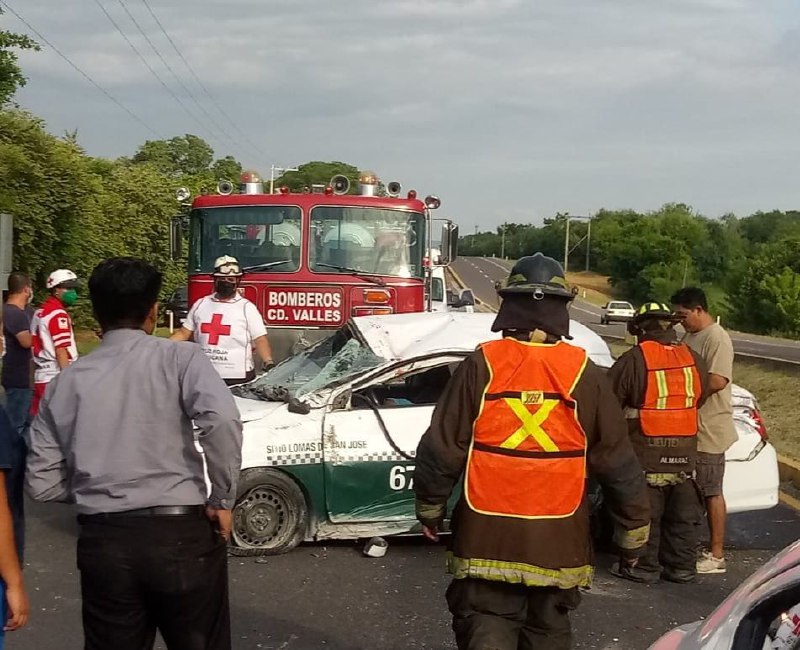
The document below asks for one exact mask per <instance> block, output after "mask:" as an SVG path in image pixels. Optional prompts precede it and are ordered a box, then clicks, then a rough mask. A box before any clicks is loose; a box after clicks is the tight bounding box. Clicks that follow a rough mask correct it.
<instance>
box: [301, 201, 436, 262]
mask: <svg viewBox="0 0 800 650" xmlns="http://www.w3.org/2000/svg"><path fill="white" fill-rule="evenodd" d="M423 224H424V218H423V216H422V215H421V214H419V213H415V212H405V211H401V210H381V209H378V208H351V207H338V206H337V207H332V206H318V207H315V208H313V209H312V210H311V237H310V242H309V243H310V245H309V262H310V265H311V270H312V271H316V272H317V273H350V272H352V270H353V269H356V270H358V271H361V272H363V273H374V274H377V275H393V276H397V277H401V278H410V277H420V276H421V275H422V254H423V240H424V237H423V234H424V233H423ZM337 267H338V268H337Z"/></svg>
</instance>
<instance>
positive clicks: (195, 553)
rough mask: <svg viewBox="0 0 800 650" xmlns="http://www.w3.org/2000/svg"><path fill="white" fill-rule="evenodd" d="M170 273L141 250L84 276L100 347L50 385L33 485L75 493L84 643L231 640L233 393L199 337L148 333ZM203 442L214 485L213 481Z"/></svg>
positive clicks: (49, 492)
mask: <svg viewBox="0 0 800 650" xmlns="http://www.w3.org/2000/svg"><path fill="white" fill-rule="evenodd" d="M161 280H162V277H161V274H160V273H159V272H158V271H156V269H155V268H153V267H152V266H150V265H149V264H147V263H146V262H143V261H141V260H136V259H132V258H114V259H110V260H107V261H105V262H102V263H101V264H99V265H98V266H97V267H96V268H95V270H94V272H93V273H92V276H91V278H90V279H89V294H90V296H91V299H92V307H93V309H94V313H95V317H96V318H97V320H98V322H99V323H100V327H101V328H102V331H103V341H102V343H101V345H100V346H99V348H98V349H97V350H96V351H94V352H92V353H91V354H90V355H88V356H86V357H82V358H80V359H78V361H76V362H75V363H74V364H72V365H71V366H70V367H69V368H66V369H65V370H63V371H62V372H61V373H60V374H59V376H58V377H56V378H55V379H54V380H53V381H52V382H51V384H50V386H49V387H48V389H47V392H46V394H45V397H44V400H43V402H42V405H41V408H40V411H39V414H38V415H37V417H36V418H35V420H34V421H33V424H32V425H31V430H30V451H29V454H28V476H27V479H26V488H27V491H28V493H29V495H30V496H31V497H33V498H34V499H37V500H39V501H68V502H74V503H75V504H76V506H77V510H78V521H79V522H80V524H81V534H80V540H79V542H78V568H79V569H80V572H81V593H82V597H83V627H84V635H85V638H86V641H85V648H86V649H87V650H108V648H114V650H128V649H130V650H134V649H136V650H142V649H143V648H152V645H153V642H154V638H155V632H156V629H158V630H159V631H160V632H161V634H162V636H163V637H164V640H165V641H166V643H167V646H168V647H169V648H181V649H183V650H195V649H197V650H201V649H202V650H210V649H213V650H228V649H229V648H230V647H231V637H230V615H229V609H228V579H227V557H226V541H227V539H228V537H229V536H230V530H231V509H232V508H233V506H234V502H235V499H236V483H237V479H238V476H239V469H240V467H241V445H242V425H241V421H240V419H239V414H238V412H237V409H236V405H235V404H234V401H233V398H232V396H231V394H230V392H229V390H228V388H227V387H226V386H225V384H224V382H223V381H222V380H221V379H220V377H219V375H218V374H217V373H216V372H215V371H214V368H213V367H212V366H211V363H210V362H209V361H208V359H207V358H206V356H205V355H204V354H203V352H202V351H201V350H200V348H199V347H198V346H197V345H194V344H191V345H190V344H185V343H184V344H178V343H173V342H171V341H168V340H166V339H160V338H157V337H154V336H148V335H149V334H152V332H153V330H154V329H155V324H156V319H157V313H158V303H157V300H158V294H159V291H160V289H161ZM192 422H194V426H195V427H196V428H197V429H198V433H197V439H198V443H199V446H200V447H202V450H203V452H204V454H205V460H206V463H207V467H208V477H209V480H210V483H211V489H210V494H209V491H208V490H207V488H206V482H205V479H204V471H203V455H202V454H201V452H200V450H199V449H198V446H197V444H196V443H195V433H194V431H193V427H192Z"/></svg>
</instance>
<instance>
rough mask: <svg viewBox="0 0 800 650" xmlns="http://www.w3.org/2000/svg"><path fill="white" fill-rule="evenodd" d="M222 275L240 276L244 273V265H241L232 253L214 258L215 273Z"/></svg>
mask: <svg viewBox="0 0 800 650" xmlns="http://www.w3.org/2000/svg"><path fill="white" fill-rule="evenodd" d="M213 275H219V276H222V277H228V278H230V277H238V276H240V275H242V267H241V266H239V260H237V259H236V258H235V257H231V256H230V255H223V256H222V257H218V258H217V259H216V260H214V273H213Z"/></svg>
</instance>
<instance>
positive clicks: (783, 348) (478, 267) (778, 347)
mask: <svg viewBox="0 0 800 650" xmlns="http://www.w3.org/2000/svg"><path fill="white" fill-rule="evenodd" d="M452 268H453V271H455V272H456V273H457V274H458V276H459V277H460V278H461V279H462V280H463V281H464V283H465V284H466V285H467V286H469V287H470V288H472V290H473V292H474V294H475V295H476V296H477V297H478V298H479V299H480V300H481V301H483V302H484V303H485V304H487V305H488V306H490V307H495V308H496V307H497V305H498V302H497V293H496V292H495V289H494V283H495V282H496V281H498V280H504V279H506V278H507V277H508V271H509V268H510V262H504V261H503V260H500V259H495V258H493V257H461V258H458V259H457V260H456V261H455V262H454V263H453V267H452ZM570 310H571V311H572V315H573V318H574V319H575V320H577V321H580V322H581V323H584V324H586V325H589V326H590V327H591V328H592V329H593V330H595V331H596V332H597V333H598V334H600V335H601V336H616V337H624V336H625V326H624V325H620V324H617V323H612V324H611V325H601V324H600V313H601V311H602V310H601V309H600V308H599V307H597V306H596V305H593V304H591V303H588V302H586V301H585V300H581V299H580V298H578V299H576V300H575V301H574V302H573V304H572V306H571V307H570ZM730 335H731V340H732V341H733V348H734V350H735V351H736V353H737V354H740V355H746V356H755V357H759V358H764V359H772V360H776V361H781V362H791V363H797V364H800V341H790V340H787V339H777V338H769V337H766V336H757V335H755V334H742V333H739V332H730Z"/></svg>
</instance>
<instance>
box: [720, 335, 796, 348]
mask: <svg viewBox="0 0 800 650" xmlns="http://www.w3.org/2000/svg"><path fill="white" fill-rule="evenodd" d="M731 339H733V340H734V341H741V342H742V343H753V344H754V345H767V346H769V347H773V348H796V347H798V346H797V344H796V343H793V342H792V341H787V342H785V343H768V342H767V341H762V340H760V339H746V338H744V337H741V336H731Z"/></svg>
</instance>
